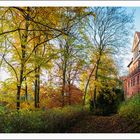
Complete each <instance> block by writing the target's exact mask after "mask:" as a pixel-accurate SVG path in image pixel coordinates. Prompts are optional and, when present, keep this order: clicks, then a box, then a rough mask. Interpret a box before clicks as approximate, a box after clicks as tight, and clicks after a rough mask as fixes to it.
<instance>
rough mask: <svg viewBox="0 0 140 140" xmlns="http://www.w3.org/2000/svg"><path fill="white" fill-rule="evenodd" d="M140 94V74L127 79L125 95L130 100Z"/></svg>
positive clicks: (125, 81)
mask: <svg viewBox="0 0 140 140" xmlns="http://www.w3.org/2000/svg"><path fill="white" fill-rule="evenodd" d="M138 76H139V77H138ZM139 92H140V72H138V73H137V74H135V75H133V76H131V77H127V78H126V79H125V80H124V93H125V96H126V97H128V98H129V97H131V96H132V95H135V94H137V93H139Z"/></svg>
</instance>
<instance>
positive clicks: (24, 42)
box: [16, 8, 29, 110]
mask: <svg viewBox="0 0 140 140" xmlns="http://www.w3.org/2000/svg"><path fill="white" fill-rule="evenodd" d="M27 10H28V11H29V8H27ZM28 20H29V13H28V14H27V15H26V17H25V31H24V33H23V34H22V36H21V38H20V39H21V49H22V51H21V53H22V55H21V64H20V80H19V83H18V85H17V103H16V108H17V110H19V109H20V93H21V86H22V82H23V74H24V70H25V58H26V45H27V38H28V28H29V21H28ZM19 32H20V31H19Z"/></svg>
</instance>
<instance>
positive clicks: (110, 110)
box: [90, 90, 123, 115]
mask: <svg viewBox="0 0 140 140" xmlns="http://www.w3.org/2000/svg"><path fill="white" fill-rule="evenodd" d="M122 101H123V95H122V93H121V92H119V91H117V92H116V91H115V92H113V91H108V90H103V92H101V93H100V94H99V95H98V96H97V100H96V109H94V107H93V101H91V102H90V110H91V111H92V112H93V113H94V114H96V115H110V114H114V113H117V110H118V107H119V104H120V103H121V102H122Z"/></svg>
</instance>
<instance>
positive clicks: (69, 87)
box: [68, 74, 71, 105]
mask: <svg viewBox="0 0 140 140" xmlns="http://www.w3.org/2000/svg"><path fill="white" fill-rule="evenodd" d="M70 84H71V82H70V74H69V80H68V93H69V94H68V98H69V105H71V85H70Z"/></svg>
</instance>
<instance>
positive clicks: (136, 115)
mask: <svg viewBox="0 0 140 140" xmlns="http://www.w3.org/2000/svg"><path fill="white" fill-rule="evenodd" d="M118 112H119V115H120V116H122V117H125V118H128V119H131V120H135V121H139V120H140V94H137V95H135V96H133V97H131V98H130V99H128V100H127V101H125V102H123V103H122V104H121V105H120V108H119V111H118Z"/></svg>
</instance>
